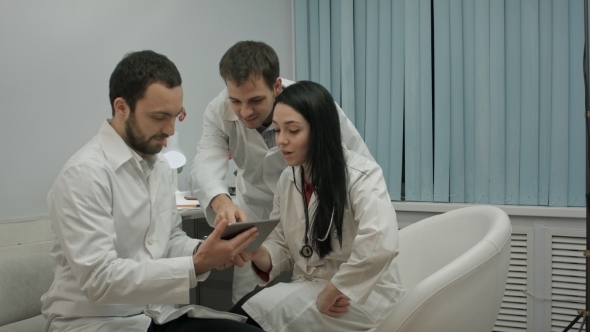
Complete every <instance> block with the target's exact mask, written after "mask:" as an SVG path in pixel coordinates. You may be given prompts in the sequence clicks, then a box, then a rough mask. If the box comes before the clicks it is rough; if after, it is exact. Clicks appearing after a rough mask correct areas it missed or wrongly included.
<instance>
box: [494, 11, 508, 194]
mask: <svg viewBox="0 0 590 332" xmlns="http://www.w3.org/2000/svg"><path fill="white" fill-rule="evenodd" d="M504 69H505V61H504V0H494V1H491V2H490V203H492V204H504V194H505V193H506V187H505V180H506V178H505V176H504V175H505V171H506V84H505V83H506V77H505V74H504V73H505V72H504Z"/></svg>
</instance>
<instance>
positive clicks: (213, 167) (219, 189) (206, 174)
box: [191, 79, 374, 303]
mask: <svg viewBox="0 0 590 332" xmlns="http://www.w3.org/2000/svg"><path fill="white" fill-rule="evenodd" d="M282 81H283V86H285V87H286V86H289V85H291V84H293V82H292V81H289V80H286V79H283V80H282ZM336 108H337V109H338V115H339V118H340V128H341V131H342V140H343V143H344V145H345V146H346V147H347V148H348V149H350V150H353V151H356V152H358V153H360V154H361V155H364V156H366V157H367V158H369V159H371V160H374V159H373V157H372V156H371V153H370V152H369V149H368V148H367V146H366V144H365V142H364V141H363V139H362V138H361V136H360V134H359V133H358V131H357V130H356V128H355V127H354V125H353V124H352V122H350V120H348V118H347V117H346V115H345V114H344V112H343V111H342V109H341V108H340V106H338V104H336ZM228 150H229V151H230V152H231V155H232V158H233V160H234V162H235V164H236V168H237V171H238V174H237V177H236V198H237V205H238V206H239V207H240V208H241V209H242V210H243V211H244V212H245V213H246V216H247V217H248V219H249V220H261V219H267V218H268V216H269V215H270V212H271V211H272V201H273V196H274V192H275V187H276V184H277V182H278V180H279V178H280V176H281V173H282V172H283V170H284V169H285V168H286V167H287V164H286V163H285V160H284V159H283V157H282V155H281V153H280V150H279V149H278V148H277V147H273V148H271V149H268V147H267V145H266V143H265V142H264V139H263V138H262V135H260V133H258V131H256V129H248V128H247V127H246V126H245V125H244V124H243V123H242V121H240V120H239V119H238V117H237V115H236V114H235V113H234V111H233V109H232V108H231V105H230V103H229V99H228V94H227V88H226V89H224V90H223V91H221V93H220V94H219V95H218V96H217V97H216V98H215V99H213V101H211V102H210V103H209V105H208V106H207V109H206V110H205V115H204V119H203V135H202V137H201V140H200V141H199V144H198V146H197V154H196V156H195V159H194V162H193V165H192V167H191V181H192V188H193V189H195V194H196V196H197V197H198V198H199V202H200V203H201V206H203V207H204V208H205V216H206V218H207V221H208V222H209V224H210V225H211V226H213V221H214V220H215V213H214V212H213V210H212V209H211V206H210V202H211V200H212V199H213V198H214V197H215V196H217V195H219V194H226V195H229V192H228V189H227V183H226V180H225V175H226V174H227V169H228V157H227V151H228ZM255 285H256V282H255V280H254V279H253V278H252V276H251V273H250V267H249V264H247V265H246V266H245V267H244V268H238V267H236V269H235V270H234V281H233V292H232V300H233V302H234V303H235V302H237V300H239V299H240V298H241V297H242V296H244V295H245V294H247V293H248V292H249V291H251V290H252V289H253V288H254V287H255Z"/></svg>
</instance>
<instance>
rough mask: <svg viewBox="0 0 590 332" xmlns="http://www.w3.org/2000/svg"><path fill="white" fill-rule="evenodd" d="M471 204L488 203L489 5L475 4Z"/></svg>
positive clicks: (482, 1) (483, 1) (486, 0)
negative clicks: (473, 155) (472, 197)
mask: <svg viewBox="0 0 590 332" xmlns="http://www.w3.org/2000/svg"><path fill="white" fill-rule="evenodd" d="M475 100H476V103H475V164H474V166H475V170H474V177H475V190H474V193H475V197H474V200H475V203H489V202H490V180H489V179H490V2H489V0H478V1H476V2H475Z"/></svg>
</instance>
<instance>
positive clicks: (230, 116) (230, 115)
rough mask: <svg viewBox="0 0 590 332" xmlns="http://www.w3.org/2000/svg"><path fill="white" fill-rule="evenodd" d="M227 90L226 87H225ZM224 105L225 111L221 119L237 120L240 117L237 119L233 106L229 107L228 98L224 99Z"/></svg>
mask: <svg viewBox="0 0 590 332" xmlns="http://www.w3.org/2000/svg"><path fill="white" fill-rule="evenodd" d="M226 90H227V88H226ZM224 103H225V106H226V107H227V110H228V111H227V112H225V114H224V116H223V120H225V121H238V120H240V119H238V116H237V115H236V113H235V112H234V110H233V108H231V105H230V104H229V99H226V100H225V101H224Z"/></svg>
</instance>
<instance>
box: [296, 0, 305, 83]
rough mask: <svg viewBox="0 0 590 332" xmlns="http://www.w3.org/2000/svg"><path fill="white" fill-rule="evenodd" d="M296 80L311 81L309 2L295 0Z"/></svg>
mask: <svg viewBox="0 0 590 332" xmlns="http://www.w3.org/2000/svg"><path fill="white" fill-rule="evenodd" d="M294 6H295V8H294V9H295V79H296V80H298V81H301V80H308V79H309V47H308V45H309V39H308V34H307V31H308V30H307V29H308V22H307V20H308V16H307V0H295V3H294Z"/></svg>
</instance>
